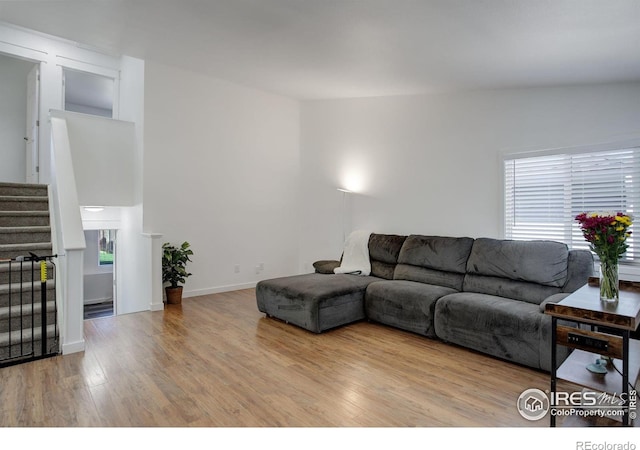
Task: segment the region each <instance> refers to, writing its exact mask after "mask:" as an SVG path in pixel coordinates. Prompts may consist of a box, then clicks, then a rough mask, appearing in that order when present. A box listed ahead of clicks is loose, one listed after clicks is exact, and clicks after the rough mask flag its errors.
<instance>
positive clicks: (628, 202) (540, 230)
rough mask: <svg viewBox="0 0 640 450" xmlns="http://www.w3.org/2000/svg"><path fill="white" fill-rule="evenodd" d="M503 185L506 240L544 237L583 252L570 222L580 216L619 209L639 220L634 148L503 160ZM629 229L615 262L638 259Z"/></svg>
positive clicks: (639, 158)
mask: <svg viewBox="0 0 640 450" xmlns="http://www.w3.org/2000/svg"><path fill="white" fill-rule="evenodd" d="M504 183H505V186H504V188H505V199H504V200H505V214H504V221H505V237H506V238H507V239H522V240H529V239H549V240H554V241H560V242H565V243H566V244H567V245H569V247H570V248H575V249H578V248H584V249H588V248H589V244H588V243H587V242H586V241H585V239H584V237H583V236H582V232H581V230H580V225H579V224H578V223H577V222H576V221H575V217H576V215H578V214H580V213H581V212H588V211H621V212H625V213H627V214H630V215H631V216H632V217H633V218H634V219H637V220H640V217H635V212H636V209H637V208H638V205H640V147H633V148H625V149H620V150H611V151H600V152H588V153H568V154H552V155H545V156H534V157H523V158H518V157H513V156H511V157H507V158H505V159H504ZM634 228H635V226H632V227H631V231H632V234H631V237H630V238H629V239H628V240H627V243H628V244H629V249H628V250H627V253H626V255H625V256H624V257H623V258H622V260H621V262H634V261H636V262H637V261H640V249H637V248H636V246H640V244H636V242H638V241H639V240H640V236H636V235H635V233H634Z"/></svg>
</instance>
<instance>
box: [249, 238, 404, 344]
mask: <svg viewBox="0 0 640 450" xmlns="http://www.w3.org/2000/svg"><path fill="white" fill-rule="evenodd" d="M405 239H406V236H398V235H392V234H377V233H372V234H371V236H370V237H369V242H368V247H369V259H370V262H371V275H370V276H360V275H351V274H334V273H318V272H316V273H310V274H304V275H294V276H290V277H282V278H274V279H270V280H263V281H260V282H259V283H258V284H257V285H256V300H257V303H258V310H259V311H261V312H263V313H265V314H266V315H267V316H270V317H275V318H277V319H280V320H284V321H285V322H288V323H291V324H294V325H297V326H299V327H302V328H304V329H306V330H309V331H312V332H314V333H321V332H323V331H326V330H329V329H331V328H335V327H338V326H341V325H346V324H348V323H352V322H356V321H359V320H362V319H364V318H365V312H364V297H365V292H366V289H367V287H368V286H369V285H370V284H372V283H375V282H378V281H381V280H384V279H387V278H391V277H393V273H394V271H395V267H396V264H397V262H398V255H399V253H400V249H401V248H402V244H403V243H404V240H405ZM324 263H325V264H324V265H325V266H331V264H330V262H329V261H324ZM335 263H336V264H337V263H339V262H338V261H335ZM336 264H334V265H336Z"/></svg>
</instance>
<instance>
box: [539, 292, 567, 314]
mask: <svg viewBox="0 0 640 450" xmlns="http://www.w3.org/2000/svg"><path fill="white" fill-rule="evenodd" d="M568 296H569V293H565V292H561V293H559V294H553V295H550V296H549V297H547V298H545V299H544V300H543V301H542V303H540V312H544V310H545V308H546V306H547V303H558V302H559V301H562V300H564V299H565V298H567V297H568Z"/></svg>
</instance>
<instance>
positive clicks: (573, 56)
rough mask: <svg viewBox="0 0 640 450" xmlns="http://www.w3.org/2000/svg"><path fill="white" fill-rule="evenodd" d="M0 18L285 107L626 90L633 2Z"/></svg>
mask: <svg viewBox="0 0 640 450" xmlns="http://www.w3.org/2000/svg"><path fill="white" fill-rule="evenodd" d="M0 20H2V21H5V22H9V23H13V24H15V25H19V26H22V27H26V28H30V29H34V30H37V31H40V32H43V33H48V34H52V35H56V36H60V37H64V38H67V39H70V40H73V41H76V42H79V43H82V44H87V45H90V46H93V47H96V48H98V49H101V50H103V51H105V52H108V53H113V54H127V55H130V56H134V57H137V58H142V59H146V60H153V61H158V62H162V63H165V64H169V65H176V66H180V67H184V68H187V69H189V70H194V71H198V72H203V73H206V74H209V75H211V76H214V77H217V78H221V79H226V80H229V81H233V82H236V83H239V84H243V85H247V86H251V87H255V88H258V89H262V90H266V91H269V92H274V93H278V94H282V95H285V96H289V97H293V98H298V99H315V98H344V97H364V96H382V95H407V94H418V93H433V92H444V91H452V90H468V89H494V88H504V87H533V86H557V85H567V84H584V83H609V82H625V81H638V80H640V0H206V1H205V0H103V1H86V0H81V1H79V0H76V1H56V0H48V1H0Z"/></svg>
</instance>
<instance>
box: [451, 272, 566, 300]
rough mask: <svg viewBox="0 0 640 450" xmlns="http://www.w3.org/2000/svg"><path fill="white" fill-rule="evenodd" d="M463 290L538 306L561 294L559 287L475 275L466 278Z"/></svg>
mask: <svg viewBox="0 0 640 450" xmlns="http://www.w3.org/2000/svg"><path fill="white" fill-rule="evenodd" d="M461 290H463V291H465V292H477V293H480V294H489V295H496V296H498V297H506V298H511V299H514V300H520V301H523V302H528V303H534V304H536V305H538V304H540V302H542V301H543V300H544V299H546V298H547V297H549V296H550V295H554V294H557V293H559V292H561V289H560V288H558V287H552V286H544V285H542V284H538V283H530V282H528V281H516V280H510V279H508V278H500V277H486V276H482V275H473V274H469V275H467V276H466V277H464V283H463V284H462V289H461Z"/></svg>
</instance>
